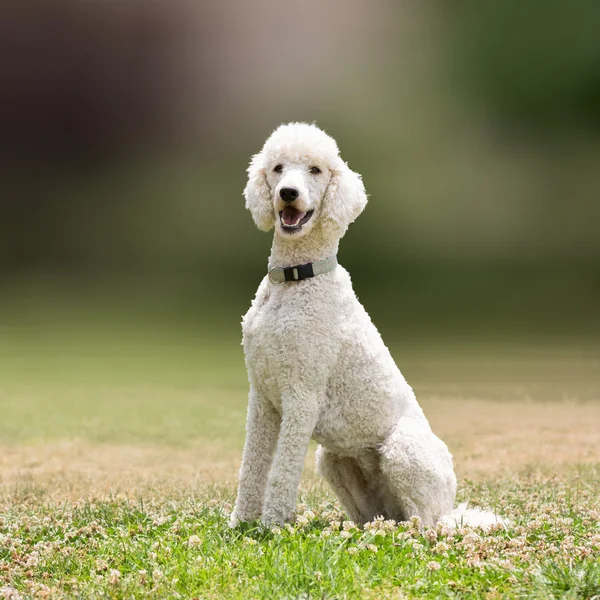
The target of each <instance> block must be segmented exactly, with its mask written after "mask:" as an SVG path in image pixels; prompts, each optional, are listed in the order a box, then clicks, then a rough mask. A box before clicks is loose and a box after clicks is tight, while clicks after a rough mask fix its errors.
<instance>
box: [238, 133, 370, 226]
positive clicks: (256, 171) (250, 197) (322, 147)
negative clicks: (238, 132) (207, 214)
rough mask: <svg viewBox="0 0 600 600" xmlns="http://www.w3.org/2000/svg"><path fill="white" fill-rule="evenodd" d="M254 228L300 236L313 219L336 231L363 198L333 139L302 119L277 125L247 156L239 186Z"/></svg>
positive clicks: (360, 205) (355, 212)
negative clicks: (243, 186)
mask: <svg viewBox="0 0 600 600" xmlns="http://www.w3.org/2000/svg"><path fill="white" fill-rule="evenodd" d="M244 196H245V198H246V208H247V209H248V210H250V212H251V213H252V217H253V218H254V222H255V223H256V225H257V227H258V228H259V229H262V230H263V231H269V230H270V229H271V228H272V227H275V233H276V235H281V236H286V237H299V236H303V235H306V234H307V233H308V232H309V231H311V229H312V228H314V227H315V226H316V225H317V224H321V225H322V226H323V227H325V228H326V229H327V230H331V231H332V232H333V233H335V234H336V235H338V236H339V237H341V236H342V235H344V233H345V232H346V229H347V228H348V225H350V223H352V222H353V221H354V219H356V217H358V215H359V214H360V213H361V212H362V210H363V208H364V207H365V205H366V204H367V196H366V194H365V188H364V185H363V183H362V180H361V177H360V175H358V173H354V172H353V171H351V170H350V169H349V168H348V165H347V164H346V163H345V162H344V161H343V160H342V159H341V158H340V155H339V150H338V147H337V144H336V142H335V140H334V139H333V138H332V137H330V136H329V135H327V134H326V133H325V132H324V131H322V130H321V129H319V128H318V127H317V126H316V125H309V124H307V123H289V124H287V125H281V126H280V127H279V128H278V129H276V130H275V131H274V132H273V133H272V134H271V137H269V139H268V140H267V141H266V142H265V145H264V147H263V149H262V150H261V151H260V152H259V153H258V154H256V155H255V156H253V157H252V161H251V162H250V167H249V168H248V183H247V185H246V189H245V190H244Z"/></svg>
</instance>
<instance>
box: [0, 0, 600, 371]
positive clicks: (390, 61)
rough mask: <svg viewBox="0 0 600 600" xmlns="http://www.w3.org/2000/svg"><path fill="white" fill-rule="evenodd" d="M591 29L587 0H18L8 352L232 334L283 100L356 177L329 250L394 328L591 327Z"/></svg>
mask: <svg viewBox="0 0 600 600" xmlns="http://www.w3.org/2000/svg"><path fill="white" fill-rule="evenodd" d="M598 31H600V4H599V3H598V2H595V1H593V0H587V1H586V0H575V1H573V2H569V3H567V2H560V1H558V0H548V1H547V2H545V3H543V4H540V3H539V2H537V1H535V0H519V1H517V0H504V1H500V0H489V1H486V2H474V1H469V0H463V1H460V2H453V3H450V2H446V1H442V0H438V1H432V2H428V3H423V2H418V1H416V0H412V1H411V0H409V1H403V2H401V3H400V2H393V1H391V0H370V1H367V0H333V1H331V2H327V3H322V2H320V1H318V0H305V1H304V2H301V3H289V4H287V3H283V4H282V3H275V2H271V1H270V0H259V1H256V2H243V1H242V0H236V1H231V2H223V3H216V2H208V1H204V2H200V1H198V2H194V3H190V2H184V1H180V0H172V1H170V2H158V1H156V2H143V3H140V2H127V1H121V2H113V3H104V2H102V3H100V2H91V3H90V2H78V1H76V0H56V1H55V2H53V3H47V4H41V3H40V4H38V5H36V6H35V7H31V6H26V5H25V4H23V3H20V2H18V1H17V0H9V2H8V3H5V4H4V5H3V7H2V9H1V13H0V40H1V41H0V47H2V49H3V52H2V53H1V54H2V55H3V56H4V59H3V60H2V62H1V63H0V130H1V132H2V133H1V137H0V161H1V165H2V166H1V167H0V175H1V177H2V189H1V190H0V211H1V218H0V270H1V275H2V285H1V286H0V287H1V289H0V336H2V353H3V355H4V357H5V359H6V360H8V358H9V357H12V358H13V359H14V357H15V356H20V357H21V359H22V360H21V362H19V361H17V362H18V364H20V365H21V367H23V365H26V364H28V363H27V361H28V359H29V357H30V356H31V354H32V353H34V354H35V352H36V350H33V349H35V348H37V352H46V353H47V354H48V355H49V356H51V355H52V354H56V353H58V354H60V352H62V351H59V348H63V349H64V347H65V344H66V345H67V346H68V342H65V343H64V344H62V345H61V343H62V342H61V340H63V341H64V340H68V339H77V340H78V341H77V345H76V348H77V351H76V352H71V354H69V353H68V352H67V354H65V356H71V358H73V355H74V354H78V353H83V354H85V353H86V352H88V353H89V354H91V355H92V356H93V355H94V351H92V350H91V349H90V348H92V346H93V347H94V348H95V347H106V348H109V350H107V352H108V353H111V352H114V351H115V349H116V348H118V347H119V346H121V345H124V344H126V341H127V340H130V339H134V338H135V340H136V341H135V342H134V343H132V348H133V347H135V352H139V353H141V355H143V354H144V353H145V352H146V353H148V352H150V350H151V349H152V347H153V345H154V346H161V347H162V348H163V350H164V344H165V343H167V342H164V340H165V339H167V338H168V339H171V337H169V336H172V335H173V332H174V331H179V332H182V335H184V337H185V338H186V340H196V343H197V344H198V345H199V346H202V347H204V348H213V347H217V346H219V345H221V346H227V345H230V344H237V342H238V340H239V338H240V332H239V321H240V316H241V315H242V314H243V313H244V312H245V310H246V309H247V307H248V306H249V303H250V300H251V298H252V296H253V294H254V291H255V289H256V287H257V285H258V283H259V281H260V278H261V277H262V276H263V275H264V273H265V268H266V261H267V257H268V253H269V248H270V243H271V238H270V235H265V234H263V233H260V232H258V231H257V230H256V229H255V228H254V225H253V223H252V220H251V218H250V216H249V214H247V213H246V212H245V210H244V207H243V198H242V194H241V192H242V189H243V187H244V183H245V169H246V166H247V164H248V160H249V158H250V156H251V155H252V154H253V153H255V152H257V151H258V150H259V149H260V147H261V145H262V143H263V142H264V140H265V138H266V137H267V136H268V135H269V133H270V132H271V131H272V130H273V129H274V128H275V127H277V126H278V125H279V124H280V123H281V122H285V121H292V120H293V121H296V120H306V121H316V122H317V124H318V125H320V126H321V127H323V128H324V129H326V130H327V131H328V132H329V133H330V134H331V135H333V136H334V137H335V138H336V139H337V141H338V143H339V146H340V148H341V151H342V156H343V157H344V158H345V159H346V160H347V161H348V162H349V165H350V166H351V168H352V169H354V170H356V171H358V172H360V173H362V175H363V178H364V181H365V184H366V187H367V191H368V192H369V194H370V201H369V205H368V207H367V209H366V211H365V213H364V214H363V215H362V216H361V217H360V218H359V219H358V221H357V222H356V223H355V224H354V225H353V226H352V227H351V228H350V230H349V232H348V234H347V236H346V238H345V239H344V240H343V241H342V244H341V250H340V261H341V262H342V264H344V266H345V267H346V268H348V269H349V270H350V272H351V274H352V276H353V281H354V285H355V289H356V291H357V293H358V295H359V298H360V299H361V301H363V303H364V304H365V305H366V307H367V309H368V311H369V312H370V314H371V316H372V318H373V320H374V321H375V323H376V324H377V325H378V326H379V328H380V329H381V330H382V332H383V333H384V337H385V339H386V340H388V342H389V343H390V345H395V344H397V345H401V344H402V342H403V340H406V339H429V338H432V337H438V338H439V337H444V338H447V337H451V338H453V339H461V338H465V339H466V338H472V337H473V336H476V337H479V338H480V339H485V340H491V341H494V340H501V339H502V340H506V339H508V340H509V341H510V340H516V341H519V340H523V339H530V338H532V337H535V338H542V339H545V338H547V337H559V338H560V339H564V338H568V339H569V340H570V342H569V343H572V342H573V341H575V342H576V343H577V342H578V341H580V340H588V339H596V338H597V337H598V335H599V334H600V318H599V317H600V303H599V300H600V35H598ZM134 330H135V331H136V332H137V333H136V334H135V335H133V336H130V335H129V334H130V333H131V332H132V331H134ZM140 332H145V333H146V334H148V335H147V338H144V337H143V336H142V338H140V336H139V335H138V334H139V333H140ZM163 333H164V336H166V337H164V336H162V334H163ZM71 334H72V336H73V337H72V338H69V336H70V335H71ZM98 336H100V337H103V338H104V339H105V342H103V343H100V346H98V344H99V342H98V341H97V340H98V339H99V337H98ZM140 339H147V342H146V343H142V342H140ZM168 343H172V344H179V346H178V348H179V353H180V354H182V351H181V348H185V347H186V346H185V345H186V344H188V343H189V341H185V342H181V343H179V342H174V341H173V340H172V339H171V341H170V342H168ZM168 343H167V344H168ZM102 344H104V345H102ZM167 348H168V345H167ZM192 355H193V354H191V355H190V356H192ZM194 356H195V355H194ZM240 356H241V351H240V355H239V356H238V355H236V357H237V358H236V360H239V359H240ZM213 358H214V357H213ZM213 362H214V361H213ZM7 364H8V365H12V364H13V363H11V362H10V361H9V362H5V370H7V369H8V367H6V365H7ZM15 364H16V363H15ZM77 364H78V363H77V361H75V362H72V363H67V369H69V368H71V369H74V370H76V369H77V368H78V367H77ZM215 364H216V363H215ZM69 365H70V366H69ZM15 368H16V367H15ZM151 368H155V367H151ZM239 368H240V370H242V369H243V367H242V366H241V360H240V364H239Z"/></svg>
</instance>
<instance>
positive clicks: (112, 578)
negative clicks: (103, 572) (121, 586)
mask: <svg viewBox="0 0 600 600" xmlns="http://www.w3.org/2000/svg"><path fill="white" fill-rule="evenodd" d="M120 580H121V571H118V570H117V569H111V570H110V573H109V574H108V583H109V584H110V585H117V583H119V581H120Z"/></svg>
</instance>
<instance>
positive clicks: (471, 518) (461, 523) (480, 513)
mask: <svg viewBox="0 0 600 600" xmlns="http://www.w3.org/2000/svg"><path fill="white" fill-rule="evenodd" d="M439 522H440V523H443V524H444V525H446V526H447V527H455V528H457V529H458V528H460V527H465V526H467V527H481V528H482V529H490V528H491V527H494V526H496V525H500V526H502V527H505V528H506V527H508V526H509V525H510V521H509V520H508V519H505V518H503V517H501V516H500V515H497V514H496V513H495V512H492V511H491V510H481V509H480V508H469V507H468V504H467V502H463V503H462V504H459V505H458V506H457V507H456V508H455V509H454V510H451V511H450V512H449V513H448V514H446V515H444V516H443V517H442V518H441V519H440V520H439Z"/></svg>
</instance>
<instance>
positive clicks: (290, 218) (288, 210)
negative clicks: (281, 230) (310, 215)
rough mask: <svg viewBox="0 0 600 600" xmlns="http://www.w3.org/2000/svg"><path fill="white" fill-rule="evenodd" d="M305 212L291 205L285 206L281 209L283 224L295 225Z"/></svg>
mask: <svg viewBox="0 0 600 600" xmlns="http://www.w3.org/2000/svg"><path fill="white" fill-rule="evenodd" d="M305 214H306V213H303V212H300V211H299V210H296V209H295V208H294V207H293V206H285V207H284V209H283V210H282V211H281V217H282V219H283V223H284V225H296V223H298V222H299V221H300V220H301V219H302V217H304V215H305Z"/></svg>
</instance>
